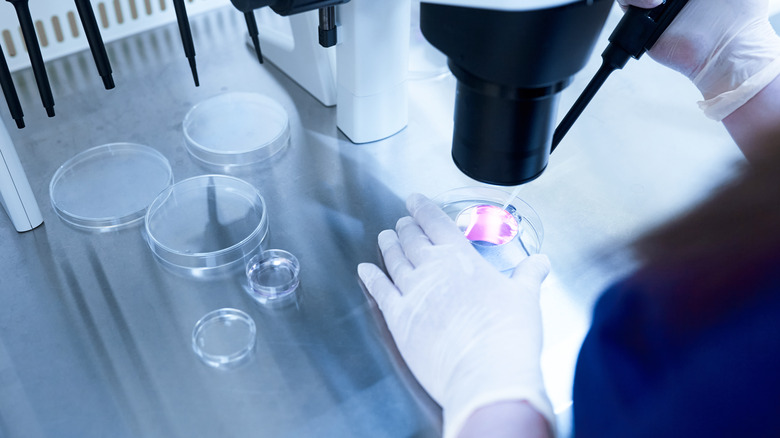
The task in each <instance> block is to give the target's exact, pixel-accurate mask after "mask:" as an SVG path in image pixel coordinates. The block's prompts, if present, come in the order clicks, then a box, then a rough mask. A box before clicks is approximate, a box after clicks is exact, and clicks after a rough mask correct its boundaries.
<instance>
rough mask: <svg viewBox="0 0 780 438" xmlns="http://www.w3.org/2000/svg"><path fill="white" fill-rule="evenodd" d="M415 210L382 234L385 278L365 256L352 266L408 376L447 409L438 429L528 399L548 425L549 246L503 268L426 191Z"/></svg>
mask: <svg viewBox="0 0 780 438" xmlns="http://www.w3.org/2000/svg"><path fill="white" fill-rule="evenodd" d="M407 209H408V210H409V212H410V213H411V215H412V217H404V218H401V219H400V220H399V221H398V224H397V225H396V231H392V230H385V231H383V232H382V233H380V234H379V239H378V240H379V248H380V250H381V252H382V255H383V258H384V262H385V267H386V268H387V271H388V273H389V274H390V278H392V280H391V279H390V278H388V277H387V276H386V275H385V274H384V272H382V271H381V270H380V269H379V268H378V267H377V266H375V265H372V264H369V263H363V264H361V265H359V266H358V274H359V275H360V278H361V279H362V281H363V283H364V284H365V286H366V288H367V289H368V291H369V293H370V294H371V295H372V296H373V297H374V300H375V301H376V303H377V304H378V306H379V308H380V309H381V310H382V313H383V315H384V318H385V321H386V323H387V327H388V328H389V329H390V332H391V333H392V335H393V339H394V340H395V343H396V345H397V346H398V350H399V351H400V352H401V354H402V356H403V358H404V360H405V361H406V363H407V365H408V366H409V369H410V370H411V371H412V373H413V374H414V376H415V377H416V378H417V380H418V381H419V382H420V384H421V385H422V386H423V388H425V390H426V391H427V392H428V393H429V394H430V395H431V397H433V399H434V400H436V402H438V403H439V405H441V407H442V408H443V411H444V436H445V437H453V436H455V435H456V434H457V433H458V432H459V431H460V429H461V427H462V426H463V424H464V422H465V420H466V419H467V418H468V417H469V415H470V414H471V413H472V412H473V411H474V410H476V409H477V408H479V407H482V406H486V405H488V404H491V403H494V402H498V401H507V400H525V401H527V402H528V403H529V404H531V406H533V407H534V408H535V409H536V410H537V411H539V412H540V413H541V414H542V415H544V416H545V418H546V419H547V421H548V422H549V424H550V425H551V427H552V425H554V424H555V422H554V416H553V411H552V406H551V404H550V401H549V399H548V397H547V394H546V391H545V389H544V383H543V381H542V374H541V368H540V364H539V361H540V355H541V349H542V325H541V313H540V308H539V288H540V285H541V283H542V281H543V280H544V278H545V277H546V276H547V274H548V272H549V270H550V265H549V260H548V259H547V257H546V256H542V255H534V256H531V257H528V258H526V259H525V260H523V262H522V263H520V264H519V265H518V267H517V268H516V269H515V271H514V273H513V275H512V276H511V278H510V277H507V276H505V275H502V274H501V273H500V272H499V271H498V270H496V269H495V268H494V267H493V266H492V265H491V264H490V263H488V262H487V261H486V260H485V259H483V258H482V257H481V256H480V255H479V253H477V251H476V250H475V249H474V247H472V246H471V243H470V242H469V241H468V240H467V239H466V238H465V237H464V236H463V233H462V231H461V230H460V229H458V227H457V226H456V225H455V223H454V222H453V221H452V220H451V219H450V218H449V217H448V216H447V215H446V214H444V212H443V211H442V210H441V209H439V207H438V206H437V205H436V204H434V203H433V202H432V201H430V200H429V199H428V198H426V197H424V196H422V195H412V196H411V197H409V199H408V201H407Z"/></svg>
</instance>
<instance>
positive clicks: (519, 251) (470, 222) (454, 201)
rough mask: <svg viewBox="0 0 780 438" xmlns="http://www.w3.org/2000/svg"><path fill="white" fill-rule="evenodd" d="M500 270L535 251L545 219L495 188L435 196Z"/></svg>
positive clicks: (519, 200)
mask: <svg viewBox="0 0 780 438" xmlns="http://www.w3.org/2000/svg"><path fill="white" fill-rule="evenodd" d="M433 201H434V202H436V203H437V204H439V206H440V207H441V209H442V210H443V211H444V212H445V213H446V214H447V215H448V216H449V217H451V218H452V220H453V221H455V223H456V224H457V225H458V227H460V229H461V230H463V233H464V235H466V237H467V238H468V239H469V240H471V242H472V244H473V245H474V248H476V249H477V251H478V252H479V253H480V254H482V256H483V257H485V259H487V260H488V261H489V262H490V263H492V264H493V265H494V266H495V267H496V268H497V269H498V270H499V271H502V272H507V271H510V270H512V269H514V267H515V266H517V264H518V263H520V262H521V261H522V260H523V259H524V258H526V257H528V256H529V255H531V254H538V253H539V251H540V249H541V246H542V240H543V238H544V228H543V227H542V220H541V219H540V218H539V215H538V214H537V213H536V211H535V210H534V209H533V208H532V207H531V206H530V205H528V204H527V203H526V202H525V201H523V200H522V199H520V198H518V197H513V196H512V193H510V192H507V191H504V190H502V189H499V188H493V187H462V188H458V189H454V190H450V191H448V192H445V193H442V194H441V195H439V196H437V197H435V198H434V199H433Z"/></svg>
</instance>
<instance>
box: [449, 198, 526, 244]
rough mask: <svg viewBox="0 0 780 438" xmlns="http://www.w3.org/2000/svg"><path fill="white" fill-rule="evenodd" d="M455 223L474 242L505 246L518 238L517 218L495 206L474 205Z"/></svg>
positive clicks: (461, 214) (463, 212) (461, 213)
mask: <svg viewBox="0 0 780 438" xmlns="http://www.w3.org/2000/svg"><path fill="white" fill-rule="evenodd" d="M455 223H456V224H457V225H458V227H460V229H461V230H463V234H464V235H465V236H466V238H467V239H469V240H470V241H472V242H477V243H489V244H493V245H503V244H505V243H507V242H509V241H511V240H512V239H514V238H515V236H517V232H518V230H519V224H518V221H517V218H516V217H515V216H514V215H513V214H512V213H510V212H508V211H507V210H505V209H503V208H501V207H498V206H495V205H474V206H471V207H469V208H467V209H465V210H463V211H461V212H460V213H459V214H458V217H457V218H456V220H455Z"/></svg>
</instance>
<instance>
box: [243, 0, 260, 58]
mask: <svg viewBox="0 0 780 438" xmlns="http://www.w3.org/2000/svg"><path fill="white" fill-rule="evenodd" d="M244 19H245V20H246V29H247V31H249V37H250V38H252V45H253V46H255V54H257V60H258V61H260V64H262V63H263V52H262V51H261V50H260V36H259V34H260V32H259V31H258V30H257V20H256V19H255V12H254V11H252V10H250V11H247V12H244Z"/></svg>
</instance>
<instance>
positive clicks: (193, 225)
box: [145, 175, 268, 277]
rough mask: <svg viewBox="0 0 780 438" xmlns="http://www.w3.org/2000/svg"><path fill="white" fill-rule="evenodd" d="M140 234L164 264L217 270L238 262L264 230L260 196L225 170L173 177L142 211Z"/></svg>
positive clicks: (191, 272)
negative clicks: (143, 225) (142, 230)
mask: <svg viewBox="0 0 780 438" xmlns="http://www.w3.org/2000/svg"><path fill="white" fill-rule="evenodd" d="M145 231H146V240H147V243H148V244H149V247H150V249H151V250H152V252H153V253H154V255H155V256H156V257H157V258H158V260H160V261H161V262H162V263H163V264H164V265H165V266H166V267H168V268H171V269H172V270H173V271H175V272H178V273H182V274H185V275H187V276H195V277H204V276H220V275H222V274H225V273H229V272H231V271H232V270H233V268H234V267H236V266H239V265H240V266H243V264H244V260H246V259H247V258H248V257H249V256H250V255H251V254H253V253H255V252H256V250H257V248H259V247H260V245H261V244H262V242H263V241H264V240H265V238H266V236H267V235H268V215H267V212H266V206H265V200H264V199H263V197H262V196H261V195H260V193H258V191H257V190H256V189H255V188H254V186H252V185H251V184H249V183H248V182H246V181H244V180H241V179H238V178H235V177H232V176H225V175H202V176H196V177H193V178H189V179H185V180H183V181H179V182H178V183H176V184H174V185H172V186H170V187H169V188H167V189H166V190H164V191H163V192H161V193H160V194H159V196H158V197H157V198H156V199H155V200H154V201H153V202H152V204H151V205H150V206H149V209H148V211H147V212H146V228H145Z"/></svg>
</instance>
